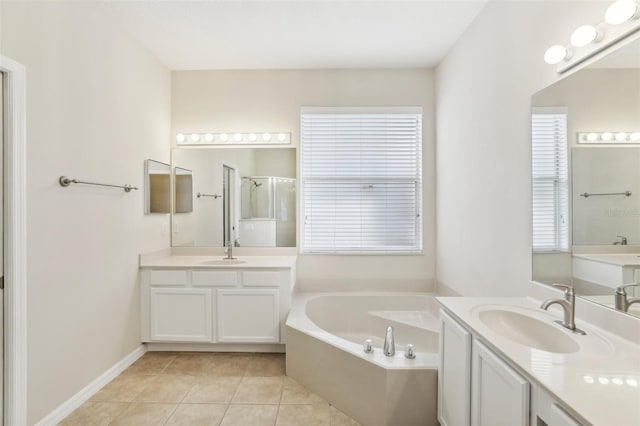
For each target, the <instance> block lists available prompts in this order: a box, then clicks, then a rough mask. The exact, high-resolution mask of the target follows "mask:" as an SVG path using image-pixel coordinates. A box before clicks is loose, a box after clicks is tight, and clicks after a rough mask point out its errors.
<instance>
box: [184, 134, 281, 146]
mask: <svg viewBox="0 0 640 426" xmlns="http://www.w3.org/2000/svg"><path fill="white" fill-rule="evenodd" d="M176 144H177V145H289V144H291V133H284V132H252V133H178V134H177V135H176Z"/></svg>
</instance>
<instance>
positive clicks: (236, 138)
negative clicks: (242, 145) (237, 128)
mask: <svg viewBox="0 0 640 426" xmlns="http://www.w3.org/2000/svg"><path fill="white" fill-rule="evenodd" d="M233 140H234V141H236V142H240V141H241V140H242V134H241V133H236V134H234V135H233Z"/></svg>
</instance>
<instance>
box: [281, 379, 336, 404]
mask: <svg viewBox="0 0 640 426" xmlns="http://www.w3.org/2000/svg"><path fill="white" fill-rule="evenodd" d="M320 402H325V401H324V400H323V399H322V398H320V397H319V396H318V395H316V394H315V393H313V392H311V391H310V390H308V389H307V388H305V387H303V386H301V385H300V384H298V382H296V381H295V380H293V379H292V378H290V377H286V378H285V381H284V389H283V391H282V400H281V401H280V403H281V404H315V403H320Z"/></svg>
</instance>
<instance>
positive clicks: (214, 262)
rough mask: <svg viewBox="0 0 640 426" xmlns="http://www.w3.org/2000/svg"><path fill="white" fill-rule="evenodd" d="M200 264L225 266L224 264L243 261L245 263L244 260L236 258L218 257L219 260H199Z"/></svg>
mask: <svg viewBox="0 0 640 426" xmlns="http://www.w3.org/2000/svg"><path fill="white" fill-rule="evenodd" d="M200 263H201V264H202V265H211V266H225V265H229V266H230V265H241V264H243V263H247V261H246V260H237V259H220V260H205V261H204V262H200Z"/></svg>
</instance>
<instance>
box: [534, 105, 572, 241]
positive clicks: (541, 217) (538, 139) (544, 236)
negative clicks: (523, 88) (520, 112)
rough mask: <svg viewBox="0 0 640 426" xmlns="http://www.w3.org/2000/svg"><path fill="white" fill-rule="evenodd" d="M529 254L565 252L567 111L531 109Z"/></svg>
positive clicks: (566, 236) (566, 218)
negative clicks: (531, 224)
mask: <svg viewBox="0 0 640 426" xmlns="http://www.w3.org/2000/svg"><path fill="white" fill-rule="evenodd" d="M531 135H532V138H531V141H532V142H531V153H532V155H531V158H532V176H533V178H532V186H533V188H532V191H533V202H532V204H533V236H532V237H533V250H534V251H538V252H541V251H568V250H569V220H568V217H569V196H568V194H569V188H568V186H569V184H568V172H567V169H568V165H567V111H566V109H564V108H534V110H533V113H532V115H531Z"/></svg>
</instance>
